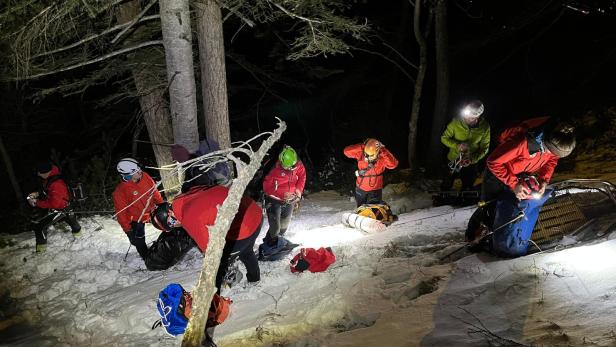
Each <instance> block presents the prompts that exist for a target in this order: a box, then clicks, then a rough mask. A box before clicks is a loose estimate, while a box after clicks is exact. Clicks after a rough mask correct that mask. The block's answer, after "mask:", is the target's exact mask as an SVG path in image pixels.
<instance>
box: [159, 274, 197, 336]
mask: <svg viewBox="0 0 616 347" xmlns="http://www.w3.org/2000/svg"><path fill="white" fill-rule="evenodd" d="M156 307H157V308H158V314H160V319H159V320H158V321H156V322H155V323H154V325H153V326H152V329H155V328H156V327H158V326H162V327H163V328H164V329H165V331H166V332H167V333H168V334H169V335H171V336H174V337H175V336H177V335H180V334H183V333H184V331H186V326H187V325H188V320H189V319H190V309H191V307H192V295H191V294H190V293H189V292H187V291H185V290H184V288H182V286H181V285H179V284H178V283H171V284H169V285H168V286H166V287H165V288H164V289H163V290H161V291H160V294H158V304H157V305H156Z"/></svg>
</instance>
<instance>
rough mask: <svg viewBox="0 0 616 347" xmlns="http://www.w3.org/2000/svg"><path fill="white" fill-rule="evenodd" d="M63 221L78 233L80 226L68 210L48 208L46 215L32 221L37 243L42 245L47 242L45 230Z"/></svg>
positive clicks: (72, 230)
mask: <svg viewBox="0 0 616 347" xmlns="http://www.w3.org/2000/svg"><path fill="white" fill-rule="evenodd" d="M58 222H65V223H66V224H68V225H69V226H70V227H71V232H72V233H78V232H79V231H81V226H80V225H79V223H78V222H77V217H75V214H74V213H73V212H72V211H70V210H48V212H47V215H45V216H43V217H42V218H39V219H37V220H34V221H32V229H33V230H34V237H35V238H36V244H37V245H44V244H46V243H47V231H48V230H49V227H50V226H52V225H54V224H56V223H58Z"/></svg>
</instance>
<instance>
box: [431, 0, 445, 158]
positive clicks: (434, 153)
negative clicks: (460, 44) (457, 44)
mask: <svg viewBox="0 0 616 347" xmlns="http://www.w3.org/2000/svg"><path fill="white" fill-rule="evenodd" d="M435 40H436V52H435V53H436V98H435V105H434V118H433V121H432V131H431V132H430V149H429V150H428V153H429V154H430V157H429V158H430V161H429V164H430V166H431V168H433V169H436V168H438V164H439V162H440V160H441V155H440V154H441V152H442V145H441V140H440V139H441V133H442V131H443V129H444V127H445V124H446V123H447V104H448V102H449V42H448V35H447V0H437V1H436V8H435Z"/></svg>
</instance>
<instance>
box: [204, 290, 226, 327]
mask: <svg viewBox="0 0 616 347" xmlns="http://www.w3.org/2000/svg"><path fill="white" fill-rule="evenodd" d="M232 303H233V301H232V300H231V299H229V298H225V297H223V296H220V295H218V294H214V297H213V298H212V304H211V305H210V312H209V313H208V315H207V324H206V327H208V328H210V327H215V326H217V325H220V324H222V323H223V322H224V321H225V320H226V319H227V317H229V312H230V311H231V304H232Z"/></svg>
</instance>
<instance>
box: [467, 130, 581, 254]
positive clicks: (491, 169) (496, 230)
mask: <svg viewBox="0 0 616 347" xmlns="http://www.w3.org/2000/svg"><path fill="white" fill-rule="evenodd" d="M508 131H509V130H508ZM574 148H575V135H574V133H573V128H572V127H570V126H567V125H565V124H562V123H558V122H555V121H546V122H545V123H541V124H539V125H537V126H536V127H533V128H528V129H523V130H521V131H519V132H518V133H515V132H514V133H513V134H512V136H511V137H510V138H508V139H506V140H505V141H503V142H502V143H501V144H500V145H499V146H498V147H497V148H496V149H495V150H494V152H492V154H490V156H489V157H488V160H487V169H486V173H485V178H484V181H483V184H482V200H484V201H487V202H489V205H488V206H487V207H484V208H483V209H482V210H479V211H478V213H476V214H475V215H474V217H477V216H479V215H481V216H480V217H478V218H475V219H474V218H471V221H470V222H469V229H468V230H467V239H469V241H471V240H473V241H474V242H475V243H477V241H478V239H488V240H490V241H491V250H492V252H493V253H494V254H496V255H498V256H502V257H518V256H522V255H525V254H526V252H527V251H528V246H529V243H530V242H529V240H530V238H531V235H532V232H533V229H534V227H535V223H536V222H537V218H538V217H539V212H540V211H541V207H542V206H543V204H544V203H545V202H546V201H547V200H548V199H549V197H550V195H551V193H552V191H551V190H550V189H548V188H547V186H548V184H549V182H550V180H551V178H552V174H553V173H554V169H555V168H556V165H557V164H558V160H559V159H560V158H563V157H566V156H568V155H569V154H570V153H571V152H572V151H573V149H574ZM482 226H483V227H482ZM490 232H491V233H492V234H491V237H486V235H490V234H489V233H490ZM482 234H483V235H482Z"/></svg>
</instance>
